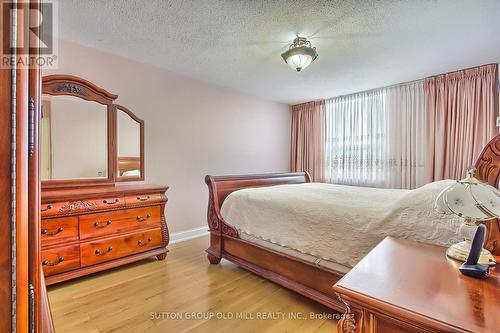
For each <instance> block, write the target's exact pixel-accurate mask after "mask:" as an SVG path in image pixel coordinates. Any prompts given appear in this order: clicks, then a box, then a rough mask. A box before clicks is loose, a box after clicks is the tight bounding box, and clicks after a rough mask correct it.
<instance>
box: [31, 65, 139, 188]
mask: <svg viewBox="0 0 500 333" xmlns="http://www.w3.org/2000/svg"><path fill="white" fill-rule="evenodd" d="M117 98H118V96H117V95H113V94H111V93H109V92H107V91H106V90H104V89H102V88H100V87H98V86H96V85H94V84H93V83H91V82H89V81H86V80H84V79H81V78H79V77H75V76H70V75H50V76H45V77H44V78H43V81H42V120H41V128H40V132H41V133H40V138H41V140H40V142H41V150H40V164H41V177H42V187H43V188H61V187H74V186H93V185H100V184H102V185H110V184H113V183H115V182H121V181H133V180H144V122H143V121H142V120H141V119H140V118H138V117H137V116H136V115H135V114H134V113H133V112H132V111H130V110H129V109H127V108H125V107H124V106H121V105H117V104H114V101H115V100H116V99H117Z"/></svg>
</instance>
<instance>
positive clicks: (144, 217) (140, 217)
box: [136, 214, 151, 222]
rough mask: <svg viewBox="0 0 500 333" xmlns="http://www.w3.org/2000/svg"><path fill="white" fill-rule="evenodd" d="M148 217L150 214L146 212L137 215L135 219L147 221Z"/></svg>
mask: <svg viewBox="0 0 500 333" xmlns="http://www.w3.org/2000/svg"><path fill="white" fill-rule="evenodd" d="M150 217H151V214H148V215H146V216H140V215H137V217H136V220H137V222H144V221H147V220H148V219H149V218H150Z"/></svg>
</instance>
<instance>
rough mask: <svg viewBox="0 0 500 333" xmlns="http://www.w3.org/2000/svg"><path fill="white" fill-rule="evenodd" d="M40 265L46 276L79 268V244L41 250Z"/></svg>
mask: <svg viewBox="0 0 500 333" xmlns="http://www.w3.org/2000/svg"><path fill="white" fill-rule="evenodd" d="M41 257H42V267H43V273H44V274H45V275H46V276H49V275H54V274H57V273H62V272H66V271H70V270H72V269H76V268H80V246H79V245H73V246H66V247H60V248H55V249H50V250H42V255H41Z"/></svg>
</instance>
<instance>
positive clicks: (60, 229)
mask: <svg viewBox="0 0 500 333" xmlns="http://www.w3.org/2000/svg"><path fill="white" fill-rule="evenodd" d="M40 239H41V243H42V247H43V246H47V245H53V244H58V243H63V242H70V241H74V240H78V217H76V216H71V217H60V218H53V219H46V220H42V222H41V235H40Z"/></svg>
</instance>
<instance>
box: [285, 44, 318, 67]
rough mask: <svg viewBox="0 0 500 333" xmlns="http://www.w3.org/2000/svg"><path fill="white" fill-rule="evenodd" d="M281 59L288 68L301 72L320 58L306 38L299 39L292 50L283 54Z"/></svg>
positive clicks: (292, 46) (291, 47)
mask: <svg viewBox="0 0 500 333" xmlns="http://www.w3.org/2000/svg"><path fill="white" fill-rule="evenodd" d="M281 57H282V58H283V60H284V61H285V62H286V63H287V64H288V66H290V67H291V68H293V69H294V70H296V71H297V72H300V71H301V70H303V69H304V68H306V67H307V66H309V65H310V64H311V63H312V62H313V61H314V60H315V59H316V58H317V57H318V52H316V48H314V47H312V46H311V43H310V42H309V41H308V40H307V39H306V38H304V37H297V38H295V39H294V40H293V44H292V45H290V48H289V49H288V50H287V51H285V52H283V53H282V54H281Z"/></svg>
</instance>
